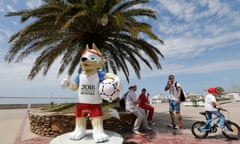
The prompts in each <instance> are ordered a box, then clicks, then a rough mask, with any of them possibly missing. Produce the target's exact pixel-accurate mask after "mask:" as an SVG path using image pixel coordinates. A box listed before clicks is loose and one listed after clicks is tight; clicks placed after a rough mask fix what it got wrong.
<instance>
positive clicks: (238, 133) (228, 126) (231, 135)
mask: <svg viewBox="0 0 240 144" xmlns="http://www.w3.org/2000/svg"><path fill="white" fill-rule="evenodd" d="M223 135H224V136H225V137H227V138H228V139H239V137H240V128H239V126H238V125H237V124H236V123H234V122H232V121H229V120H227V121H225V129H224V131H223Z"/></svg>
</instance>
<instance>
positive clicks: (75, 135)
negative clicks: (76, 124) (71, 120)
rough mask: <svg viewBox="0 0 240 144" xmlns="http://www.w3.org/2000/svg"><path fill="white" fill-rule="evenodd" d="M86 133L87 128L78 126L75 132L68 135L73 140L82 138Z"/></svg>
mask: <svg viewBox="0 0 240 144" xmlns="http://www.w3.org/2000/svg"><path fill="white" fill-rule="evenodd" d="M85 134H86V129H83V128H76V129H75V130H74V131H73V132H71V133H69V135H68V137H69V138H70V139H71V140H80V139H81V138H83V137H84V136H85Z"/></svg>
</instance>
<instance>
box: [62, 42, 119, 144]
mask: <svg viewBox="0 0 240 144" xmlns="http://www.w3.org/2000/svg"><path fill="white" fill-rule="evenodd" d="M105 62H106V60H105V59H104V58H103V56H102V54H101V52H100V51H99V50H98V48H97V47H96V45H95V44H93V45H92V48H91V49H89V47H88V46H86V49H85V51H84V52H83V53H82V55H81V59H80V64H81V69H82V71H81V73H80V74H79V75H78V76H77V77H76V79H75V80H74V82H70V78H69V77H67V78H64V79H63V80H62V82H61V86H62V87H63V88H66V87H69V88H70V89H72V90H77V89H78V101H77V103H76V111H75V115H76V127H75V130H74V131H73V132H71V133H69V137H70V139H72V140H80V139H81V138H83V137H84V136H85V134H86V123H87V119H88V117H89V118H90V120H91V124H92V128H93V129H92V134H93V139H94V141H95V142H105V141H108V140H109V136H108V135H107V134H106V133H105V132H104V129H103V112H102V107H101V104H102V97H100V96H99V84H100V82H101V81H103V80H105V79H113V80H114V81H115V82H116V83H117V86H118V87H121V86H120V80H119V77H118V76H117V75H115V74H112V73H106V74H105V72H104V71H102V70H101V68H102V67H103V66H104V64H105ZM115 98H116V97H115ZM110 113H112V114H113V113H115V112H114V111H113V110H112V111H110ZM115 116H116V117H118V115H117V114H116V113H115Z"/></svg>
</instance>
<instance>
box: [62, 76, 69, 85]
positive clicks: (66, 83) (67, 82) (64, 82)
mask: <svg viewBox="0 0 240 144" xmlns="http://www.w3.org/2000/svg"><path fill="white" fill-rule="evenodd" d="M69 83H70V76H66V77H65V78H63V80H62V81H61V87H62V88H67V87H68V86H69Z"/></svg>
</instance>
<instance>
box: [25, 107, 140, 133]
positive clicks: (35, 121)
mask: <svg viewBox="0 0 240 144" xmlns="http://www.w3.org/2000/svg"><path fill="white" fill-rule="evenodd" d="M119 115H120V120H118V119H116V118H110V119H107V120H104V121H103V125H104V129H106V130H110V131H115V132H118V133H120V134H121V133H124V131H125V132H126V131H129V130H131V129H132V127H133V123H134V120H135V119H136V117H135V116H134V115H133V114H131V113H128V112H120V113H119ZM28 116H29V121H30V130H31V132H33V133H35V134H38V135H42V136H49V137H56V136H58V135H61V134H63V133H66V132H70V131H73V130H74V128H75V116H74V114H62V113H59V112H43V111H41V110H31V111H29V113H28ZM87 129H91V122H90V121H89V120H88V122H87Z"/></svg>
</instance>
